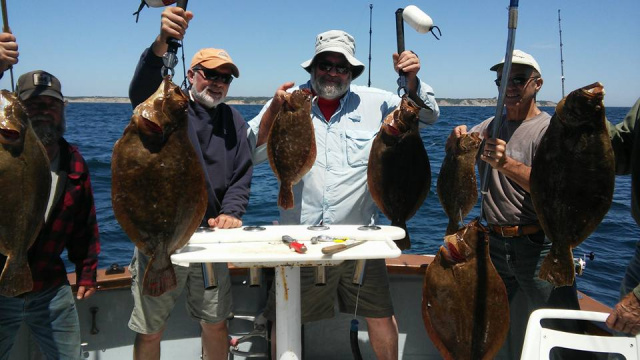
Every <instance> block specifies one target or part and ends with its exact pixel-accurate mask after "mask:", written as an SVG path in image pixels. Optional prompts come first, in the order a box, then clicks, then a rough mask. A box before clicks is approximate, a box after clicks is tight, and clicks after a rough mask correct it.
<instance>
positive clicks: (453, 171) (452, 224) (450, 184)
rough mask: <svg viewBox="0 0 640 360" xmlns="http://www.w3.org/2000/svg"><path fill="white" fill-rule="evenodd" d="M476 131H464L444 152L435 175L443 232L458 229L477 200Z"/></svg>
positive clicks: (477, 146) (448, 232)
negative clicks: (445, 223) (444, 222)
mask: <svg viewBox="0 0 640 360" xmlns="http://www.w3.org/2000/svg"><path fill="white" fill-rule="evenodd" d="M481 142H482V140H480V134H478V133H475V132H474V133H469V134H464V135H463V136H461V137H459V138H458V139H457V140H456V143H455V146H454V147H453V148H452V149H449V150H448V151H447V154H446V155H445V157H444V160H443V161H442V166H441V167H440V174H439V175H438V185H437V189H438V199H440V204H441V205H442V208H443V209H444V212H445V214H447V217H448V218H449V225H448V226H447V232H446V235H450V234H453V233H455V232H456V231H458V228H459V225H458V224H459V223H460V222H461V221H463V219H464V217H465V216H467V214H469V212H470V211H471V209H473V207H474V206H475V204H476V203H477V202H478V184H477V182H476V168H475V164H476V155H477V154H478V148H479V147H480V143H481Z"/></svg>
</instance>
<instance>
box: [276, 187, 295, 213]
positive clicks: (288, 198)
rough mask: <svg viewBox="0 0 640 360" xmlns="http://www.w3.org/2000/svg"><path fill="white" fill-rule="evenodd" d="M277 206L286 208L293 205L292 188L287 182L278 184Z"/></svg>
mask: <svg viewBox="0 0 640 360" xmlns="http://www.w3.org/2000/svg"><path fill="white" fill-rule="evenodd" d="M278 206H280V207H281V208H283V209H285V210H288V209H291V208H292V207H293V188H292V187H291V185H288V184H280V192H279V194H278Z"/></svg>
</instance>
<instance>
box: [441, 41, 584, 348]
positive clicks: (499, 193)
mask: <svg viewBox="0 0 640 360" xmlns="http://www.w3.org/2000/svg"><path fill="white" fill-rule="evenodd" d="M512 59H513V60H512V67H511V73H510V74H509V79H507V81H508V83H507V87H506V93H505V100H504V104H505V107H506V114H505V115H503V119H502V122H501V125H500V129H499V131H498V133H497V134H498V135H497V137H496V138H492V137H491V134H493V127H494V121H493V120H494V119H493V117H491V118H489V119H486V120H485V121H483V122H482V123H480V124H478V125H476V126H474V127H473V128H471V130H470V132H479V133H480V134H481V136H483V137H484V146H483V147H481V149H480V150H479V154H480V157H479V159H480V160H481V161H478V171H479V173H480V174H483V173H484V171H489V172H490V173H489V176H488V177H487V178H488V180H487V181H488V182H489V183H488V193H487V194H486V195H485V198H484V204H483V205H484V207H483V212H484V220H486V223H487V224H488V225H489V230H490V233H489V237H490V247H489V249H490V254H491V261H492V262H493V264H494V266H495V267H496V269H497V270H498V273H500V276H501V277H502V280H503V281H504V283H505V285H506V288H507V294H508V296H509V305H510V307H511V321H510V322H511V324H510V328H509V336H508V337H507V340H506V341H505V344H504V345H503V348H502V350H501V352H500V353H499V354H500V355H501V356H505V357H507V358H512V359H519V358H520V353H521V351H522V345H523V342H524V335H525V331H526V325H527V320H528V319H529V315H530V314H531V312H533V311H534V310H536V309H539V308H564V309H579V305H578V297H577V290H576V287H575V283H574V284H573V286H565V287H559V288H555V289H554V286H553V285H551V284H550V283H549V282H547V281H545V280H541V279H539V278H538V271H539V270H538V269H539V267H540V264H541V263H542V260H543V259H544V257H545V256H546V255H547V254H548V253H549V250H550V248H551V241H550V240H549V239H548V238H547V237H546V236H545V234H544V232H543V231H542V229H541V228H540V225H539V222H538V217H537V215H536V213H535V211H534V209H533V203H532V202H531V196H530V194H529V191H530V187H529V176H530V174H531V162H532V160H533V157H534V155H535V150H536V149H537V147H538V144H539V143H540V140H541V139H542V136H543V135H544V133H545V132H546V130H547V127H548V126H549V120H550V119H551V116H550V115H549V114H548V113H546V112H544V111H542V110H540V109H539V108H538V106H537V104H536V96H537V94H538V92H539V91H540V88H541V87H542V84H543V79H542V75H541V71H540V66H539V65H538V62H537V61H536V60H535V59H534V58H533V56H531V55H529V54H527V53H526V52H524V51H521V50H514V51H513V57H512ZM503 65H504V59H503V60H502V61H501V62H499V63H498V64H496V65H494V66H492V67H491V69H490V70H491V71H495V72H496V74H497V79H496V80H495V83H496V85H497V86H500V84H501V82H502V81H503V79H501V75H502V67H503ZM466 132H467V126H466V125H460V126H457V127H456V128H454V129H453V131H452V132H451V134H450V135H449V138H448V139H447V144H446V146H447V148H449V147H451V146H453V145H454V144H455V139H456V138H457V137H460V136H461V135H462V134H464V133H466ZM481 186H484V184H481ZM553 326H556V327H557V328H559V329H562V330H565V331H574V332H576V331H579V329H578V327H577V326H576V324H575V323H574V322H571V323H567V324H564V323H563V324H553ZM555 351H556V350H554V352H555ZM567 356H570V355H567V354H563V356H562V357H563V358H564V357H567ZM568 358H570V357H568Z"/></svg>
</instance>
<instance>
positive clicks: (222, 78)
mask: <svg viewBox="0 0 640 360" xmlns="http://www.w3.org/2000/svg"><path fill="white" fill-rule="evenodd" d="M193 71H196V72H197V71H201V73H200V75H201V76H202V77H203V78H205V80H208V81H212V82H221V83H224V84H227V85H229V84H231V82H232V81H233V75H231V74H222V73H219V72H217V71H215V70H209V69H204V68H193Z"/></svg>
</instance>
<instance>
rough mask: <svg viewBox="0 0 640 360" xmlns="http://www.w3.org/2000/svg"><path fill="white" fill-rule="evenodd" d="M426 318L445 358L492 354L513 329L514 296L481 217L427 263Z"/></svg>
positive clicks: (489, 356) (472, 358)
mask: <svg viewBox="0 0 640 360" xmlns="http://www.w3.org/2000/svg"><path fill="white" fill-rule="evenodd" d="M422 318H423V320H424V325H425V328H426V329H427V333H428V334H429V337H430V338H431V341H432V342H433V344H434V345H435V347H436V348H437V349H438V351H439V352H440V354H441V355H442V357H443V358H444V359H455V360H467V359H468V360H476V359H493V358H494V357H495V355H496V353H497V352H498V350H499V349H500V347H501V346H502V343H503V342H504V340H505V339H506V336H507V332H508V330H509V299H508V297H507V289H506V288H505V286H504V282H503V281H502V279H501V278H500V275H499V274H498V271H497V270H496V268H495V267H494V266H493V263H492V262H491V258H490V257H489V236H488V231H487V229H485V228H484V227H483V226H481V225H480V224H479V223H478V221H477V220H474V221H472V222H471V223H469V224H468V225H467V226H466V227H464V228H461V229H460V230H458V232H456V233H455V234H452V235H447V236H445V242H444V245H443V246H441V247H440V250H439V251H438V254H437V255H436V257H435V259H434V260H433V262H432V263H431V264H430V265H429V266H428V267H427V272H426V273H425V277H424V285H423V288H422Z"/></svg>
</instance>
